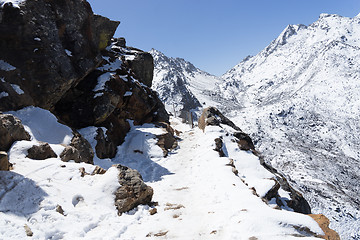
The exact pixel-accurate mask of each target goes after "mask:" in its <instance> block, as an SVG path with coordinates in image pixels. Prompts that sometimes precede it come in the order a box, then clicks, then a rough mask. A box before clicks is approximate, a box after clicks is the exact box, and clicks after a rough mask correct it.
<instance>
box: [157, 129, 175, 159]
mask: <svg viewBox="0 0 360 240" xmlns="http://www.w3.org/2000/svg"><path fill="white" fill-rule="evenodd" d="M156 126H157V127H160V128H163V129H164V134H161V135H157V136H156V137H157V139H158V142H157V143H156V145H158V146H159V147H160V148H161V149H162V150H163V153H164V157H166V156H167V155H168V153H169V151H170V150H173V149H175V148H176V147H177V146H178V143H177V140H176V138H175V136H174V129H173V128H172V127H171V126H170V125H169V124H168V123H165V122H161V123H156Z"/></svg>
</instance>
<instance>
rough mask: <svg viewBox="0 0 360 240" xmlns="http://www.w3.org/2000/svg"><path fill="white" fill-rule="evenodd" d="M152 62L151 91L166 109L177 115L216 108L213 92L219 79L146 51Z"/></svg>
mask: <svg viewBox="0 0 360 240" xmlns="http://www.w3.org/2000/svg"><path fill="white" fill-rule="evenodd" d="M150 53H151V55H152V56H153V58H154V79H153V85H152V89H153V90H155V91H157V92H158V93H159V96H160V99H161V100H162V101H163V102H164V103H165V106H166V109H167V110H168V111H169V112H170V113H173V114H174V109H175V111H176V112H177V115H179V114H181V113H182V112H183V111H190V110H194V111H196V110H198V109H201V108H202V107H205V106H214V105H215V106H217V105H218V104H219V101H214V100H213V99H214V97H210V96H212V95H215V94H214V89H215V88H216V86H217V85H218V84H220V79H219V78H218V77H216V76H213V75H211V74H209V73H206V72H204V71H202V70H200V69H198V68H196V67H195V66H194V65H193V64H191V63H190V62H187V61H185V60H184V59H182V58H171V57H167V56H165V55H164V54H163V53H161V52H160V51H158V50H155V49H152V50H151V51H150Z"/></svg>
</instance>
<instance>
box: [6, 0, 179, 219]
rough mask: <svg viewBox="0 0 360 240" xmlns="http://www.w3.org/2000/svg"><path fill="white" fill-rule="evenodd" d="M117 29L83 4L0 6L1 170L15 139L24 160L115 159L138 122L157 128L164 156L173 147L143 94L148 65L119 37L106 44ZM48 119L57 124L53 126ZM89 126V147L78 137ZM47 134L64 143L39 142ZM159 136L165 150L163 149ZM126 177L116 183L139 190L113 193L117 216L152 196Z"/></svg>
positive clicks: (160, 114)
mask: <svg viewBox="0 0 360 240" xmlns="http://www.w3.org/2000/svg"><path fill="white" fill-rule="evenodd" d="M118 25H119V22H116V21H111V20H109V19H107V18H105V17H102V16H99V15H95V14H94V13H93V11H92V9H91V6H90V4H89V3H88V2H87V1H84V0H73V1H67V0H64V1H45V0H38V1H0V49H1V51H0V80H1V81H0V111H3V112H7V114H0V121H1V126H0V132H1V135H0V142H1V146H0V150H1V151H5V152H2V157H1V170H9V169H10V168H11V166H12V163H11V157H10V162H9V159H8V157H7V154H6V151H7V152H11V147H12V145H13V144H16V142H18V141H29V142H28V143H24V144H25V145H28V146H27V147H25V148H24V151H25V152H27V153H26V155H25V156H26V159H33V160H45V159H52V158H60V159H61V160H62V161H64V162H69V161H74V162H76V163H80V162H84V163H89V164H93V163H94V158H95V159H96V161H97V162H96V163H98V164H100V165H102V162H101V161H100V159H109V158H114V157H115V156H116V154H117V151H118V146H119V145H120V144H122V143H123V142H124V140H125V136H126V134H127V133H128V132H129V131H130V128H131V126H133V125H140V124H145V123H156V124H157V126H159V128H161V129H163V133H162V134H158V136H157V139H158V141H159V146H161V147H162V148H163V151H164V154H166V153H167V149H168V148H171V147H172V145H173V144H174V142H175V138H174V137H173V132H171V131H172V130H171V128H170V127H166V124H168V122H169V117H168V114H167V112H166V111H165V108H164V105H163V104H162V102H161V101H160V100H159V98H158V96H157V94H156V93H155V92H154V91H152V90H151V89H150V88H149V87H150V86H151V84H152V77H153V59H152V57H151V55H150V54H149V53H145V52H143V51H141V50H139V49H135V48H131V47H127V46H126V42H125V39H124V38H120V39H113V34H114V33H115V30H116V28H117V26H118ZM17 110H19V112H17ZM46 110H48V111H50V112H51V113H50V112H47V111H46ZM15 115H16V116H15ZM41 118H45V119H41ZM26 119H27V120H26ZM29 119H33V120H29ZM21 120H23V124H24V125H25V129H24V127H23V125H22V123H21ZM24 121H25V122H24ZM34 121H38V122H42V124H43V126H41V124H40V123H35V122H34ZM54 121H59V122H61V123H62V124H64V125H63V126H61V127H56V126H57V123H56V124H55V123H54ZM90 126H91V127H92V128H94V129H95V130H94V133H93V134H94V136H92V137H90V138H88V140H89V141H90V142H95V144H93V145H91V144H90V143H89V141H88V140H87V139H85V138H84V137H83V136H82V135H81V134H80V133H79V129H81V128H85V127H90ZM164 126H165V127H164ZM51 128H53V131H54V133H53V134H54V136H55V135H57V134H58V133H59V132H63V133H64V131H65V133H66V134H65V135H64V138H60V139H59V140H57V139H54V138H53V137H45V138H44V136H48V133H47V131H52V130H51ZM35 129H36V130H35ZM70 129H71V130H70ZM34 131H35V132H34ZM29 133H30V134H29ZM162 136H166V139H167V141H170V142H171V143H172V144H164V141H165V140H164V139H165V137H162ZM154 138H155V139H156V136H154ZM65 139H68V140H70V139H71V140H70V141H68V140H65ZM54 144H55V145H54ZM56 144H60V145H61V147H60V145H59V146H57V145H56ZM170 145H171V146H170ZM58 147H60V149H62V150H61V151H60V150H59V149H58ZM98 160H99V161H98ZM15 169H16V167H15ZM119 169H120V168H119ZM128 171H129V172H130V173H131V174H130V175H129V176H130V177H127V178H126V179H124V178H125V177H124V176H120V175H121V174H120V173H119V184H120V185H124V184H125V183H126V182H127V181H132V178H133V177H135V178H136V179H137V180H134V181H135V182H136V184H140V185H141V189H140V190H139V192H138V193H137V192H136V191H137V190H136V189H135V190H130V188H131V187H127V188H126V189H125V190H124V189H123V190H119V191H120V192H122V193H121V194H120V193H119V194H117V200H116V202H119V201H120V200H119V199H122V201H125V203H122V207H119V209H118V210H119V212H123V211H128V210H130V209H132V208H134V207H136V206H137V205H138V204H139V203H143V204H144V203H147V202H149V201H151V197H152V189H151V188H150V187H147V186H146V185H145V184H144V183H143V182H142V179H141V176H139V174H138V173H133V170H131V169H130V170H128ZM81 172H82V174H81V175H85V170H84V171H83V170H82V171H81ZM100 172H102V171H100ZM131 184H132V183H130V182H129V183H128V185H129V186H130V185H131ZM141 191H145V192H146V193H145V195H144V193H141ZM126 192H128V193H126ZM124 194H125V195H124ZM138 194H140V195H141V198H142V199H141V200H139V201H138V200H137V199H138V198H140V195H138ZM118 195H119V196H118ZM120 195H121V196H120ZM128 199H131V201H130V202H131V204H130V206H129V204H126V203H127V202H129V200H128ZM0 200H1V199H0ZM123 209H125V210H123Z"/></svg>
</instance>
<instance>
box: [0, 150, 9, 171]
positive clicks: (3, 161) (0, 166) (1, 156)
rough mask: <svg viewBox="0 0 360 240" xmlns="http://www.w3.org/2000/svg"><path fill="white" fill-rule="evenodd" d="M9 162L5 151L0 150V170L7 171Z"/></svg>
mask: <svg viewBox="0 0 360 240" xmlns="http://www.w3.org/2000/svg"><path fill="white" fill-rule="evenodd" d="M9 169H10V163H9V159H8V156H7V153H6V152H3V151H0V171H9Z"/></svg>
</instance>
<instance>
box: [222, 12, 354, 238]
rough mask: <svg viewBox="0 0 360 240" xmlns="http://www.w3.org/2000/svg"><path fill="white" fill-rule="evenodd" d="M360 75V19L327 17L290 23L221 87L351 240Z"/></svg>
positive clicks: (279, 162)
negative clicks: (306, 21)
mask: <svg viewBox="0 0 360 240" xmlns="http://www.w3.org/2000/svg"><path fill="white" fill-rule="evenodd" d="M359 69H360V17H359V16H357V17H354V18H346V17H341V16H338V15H329V14H322V15H321V16H320V18H319V20H318V21H316V22H315V23H313V24H311V25H310V26H304V25H295V26H294V25H289V26H288V27H287V28H286V29H285V30H284V31H283V32H282V33H281V34H280V36H279V37H278V38H277V39H276V40H274V41H273V42H272V43H271V44H270V45H269V46H268V47H267V48H265V49H264V50H263V51H262V52H260V53H259V54H258V55H256V56H254V57H249V58H247V59H245V60H244V61H242V62H241V63H239V64H238V65H237V66H235V67H234V68H233V69H231V70H230V71H228V72H227V73H226V74H225V75H224V76H223V78H224V82H223V83H222V84H221V86H220V87H219V91H221V92H222V93H223V94H224V97H226V98H229V99H233V98H234V97H235V98H236V100H237V102H238V104H239V106H241V107H243V108H242V109H241V110H236V111H234V112H233V113H232V116H233V117H232V119H233V120H234V121H235V122H236V123H237V124H238V125H239V126H241V127H242V128H243V129H244V130H245V131H247V132H249V133H252V137H253V138H254V139H256V141H257V148H258V149H259V150H260V151H261V152H263V153H264V155H265V157H266V159H267V160H268V161H270V162H271V163H272V164H273V165H274V166H275V167H276V168H278V169H281V170H282V171H283V172H285V173H286V174H288V175H290V176H291V178H292V179H293V181H294V182H296V183H297V185H298V186H299V187H300V188H301V189H302V191H303V192H304V193H305V196H306V198H307V199H308V200H309V201H310V204H311V206H312V208H313V210H314V211H315V212H323V213H324V212H325V213H326V215H327V216H328V217H329V218H330V219H331V220H332V225H331V226H333V227H334V228H335V229H337V230H338V232H340V234H341V235H342V237H343V238H344V239H352V238H353V239H359V238H360V235H359V232H360V227H359V226H360V220H359V217H360V213H359V208H360V202H359V192H360V184H359V179H360V169H359V163H360V144H359V143H360V138H359V135H360V125H359V121H360V118H359V111H360V72H359Z"/></svg>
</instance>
